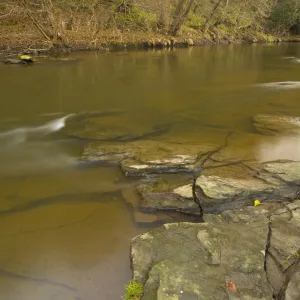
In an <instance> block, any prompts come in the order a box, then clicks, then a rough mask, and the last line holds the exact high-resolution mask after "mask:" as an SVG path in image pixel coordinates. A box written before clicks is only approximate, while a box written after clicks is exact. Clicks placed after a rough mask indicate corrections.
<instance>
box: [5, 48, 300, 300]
mask: <svg viewBox="0 0 300 300" xmlns="http://www.w3.org/2000/svg"><path fill="white" fill-rule="evenodd" d="M68 58H69V59H70V60H69V61H56V60H53V59H47V58H44V59H43V58H41V59H40V60H39V62H38V63H37V64H36V65H34V66H8V65H0V82H1V83H0V85H1V110H0V164H1V169H0V238H1V243H0V290H1V295H0V299H3V300H4V299H5V300H7V299H12V300H19V299H20V300H21V299H22V300H27V299H28V300H29V299H30V300H35V299H44V300H48V299H49V300H50V299H57V300H68V299H84V300H94V299H95V300H96V299H97V300H99V299H112V300H114V299H119V298H120V296H121V295H122V294H123V285H124V284H125V283H126V282H128V280H129V279H130V277H131V272H130V261H129V242H130V240H131V239H132V238H133V237H134V236H135V235H137V234H139V233H141V232H144V231H145V230H148V229H146V228H143V227H141V226H139V225H138V224H135V222H134V221H133V218H132V210H133V209H132V207H131V206H130V205H128V203H127V202H126V201H125V199H124V195H125V194H126V192H127V191H130V190H131V189H132V188H134V187H132V185H135V184H136V182H135V181H134V182H133V183H132V181H130V182H129V181H127V180H125V179H124V177H123V174H122V173H121V171H120V170H119V169H118V167H117V166H111V167H103V166H101V167H100V166H85V165H82V164H81V163H79V162H78V158H79V156H80V153H81V151H82V148H83V146H84V145H85V143H86V141H83V140H76V139H74V138H69V137H67V136H64V135H63V134H59V132H58V131H59V129H60V128H61V127H63V126H64V119H63V118H64V117H65V116H68V115H69V114H74V113H79V112H90V111H110V110H119V111H122V112H124V113H126V114H127V116H128V118H127V120H128V122H127V123H128V124H126V125H127V126H132V127H134V126H141V127H143V126H150V127H155V126H157V125H160V124H167V125H168V127H167V128H168V130H167V131H166V132H164V133H163V134H162V136H160V137H158V138H161V139H165V140H169V141H175V142H176V141H185V140H187V141H197V142H199V141H200V142H202V141H203V143H204V142H211V143H216V144H220V143H222V141H223V138H224V136H225V135H226V134H227V133H228V131H230V132H233V133H234V136H233V137H232V140H231V148H230V149H231V150H230V151H232V152H234V153H235V155H236V156H242V157H248V156H249V157H255V158H256V159H259V160H268V159H277V158H290V159H299V158H300V154H298V153H299V151H297V149H299V147H298V145H300V142H299V140H298V139H297V138H293V139H291V138H287V137H282V138H272V139H268V138H265V137H263V136H261V135H259V134H258V133H257V132H256V131H255V128H253V125H252V116H253V115H255V114H258V113H268V114H287V115H291V116H299V115H300V105H299V92H300V90H299V89H298V88H291V89H289V88H285V89H276V88H268V87H266V86H265V85H264V84H266V83H273V82H286V81H300V64H299V58H300V46H298V45H297V44H282V45H235V46H232V45H230V46H207V47H198V48H190V49H178V50H159V51H130V52H118V53H109V54H100V53H86V54H85V53H78V54H72V55H70V56H69V57H68ZM122 120H123V119H122ZM137 124H138V125H137ZM116 126H120V127H122V121H121V120H120V123H118V124H116ZM104 129H105V128H104Z"/></svg>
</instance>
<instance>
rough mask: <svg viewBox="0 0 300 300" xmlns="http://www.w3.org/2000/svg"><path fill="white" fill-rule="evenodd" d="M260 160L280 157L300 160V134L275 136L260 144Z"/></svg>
mask: <svg viewBox="0 0 300 300" xmlns="http://www.w3.org/2000/svg"><path fill="white" fill-rule="evenodd" d="M259 149H260V151H259V156H258V160H260V161H272V160H278V159H288V160H295V161H297V160H300V151H299V149H300V136H299V137H297V136H282V137H274V138H272V139H270V140H269V141H264V142H261V144H260V145H259Z"/></svg>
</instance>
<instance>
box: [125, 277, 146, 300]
mask: <svg viewBox="0 0 300 300" xmlns="http://www.w3.org/2000/svg"><path fill="white" fill-rule="evenodd" d="M125 290H126V295H125V296H124V297H123V300H140V299H141V296H142V294H143V285H142V284H141V283H137V282H135V281H134V280H131V281H130V282H129V284H128V285H126V286H125Z"/></svg>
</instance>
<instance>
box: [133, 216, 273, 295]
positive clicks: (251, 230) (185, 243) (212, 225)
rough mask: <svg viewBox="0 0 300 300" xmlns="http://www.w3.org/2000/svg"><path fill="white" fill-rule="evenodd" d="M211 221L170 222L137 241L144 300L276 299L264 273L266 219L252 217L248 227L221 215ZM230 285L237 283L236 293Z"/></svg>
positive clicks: (135, 253)
mask: <svg viewBox="0 0 300 300" xmlns="http://www.w3.org/2000/svg"><path fill="white" fill-rule="evenodd" d="M209 219H210V222H207V223H202V224H194V223H173V224H166V225H164V226H163V227H162V228H159V229H156V230H154V231H152V232H150V233H146V234H143V235H140V236H138V237H136V238H135V239H133V241H132V246H131V257H132V267H133V274H134V280H136V281H138V282H142V283H143V284H144V291H145V292H144V295H143V297H142V300H148V299H149V300H150V299H151V300H155V299H160V300H165V299H206V300H209V299H245V300H246V299H265V300H267V299H270V300H271V299H272V288H271V286H270V284H269V282H268V281H267V279H266V274H265V272H264V260H265V255H264V250H265V247H266V243H267V237H268V219H267V217H265V216H263V215H260V216H256V218H248V220H247V221H248V222H247V223H244V224H243V226H238V224H235V223H228V222H227V221H225V220H224V219H223V218H222V216H220V217H215V216H211V217H209ZM237 219H239V218H237ZM239 222H240V220H239ZM226 281H232V282H233V283H234V284H235V285H236V288H237V291H236V293H235V292H233V291H230V290H229V289H228V288H227V287H226Z"/></svg>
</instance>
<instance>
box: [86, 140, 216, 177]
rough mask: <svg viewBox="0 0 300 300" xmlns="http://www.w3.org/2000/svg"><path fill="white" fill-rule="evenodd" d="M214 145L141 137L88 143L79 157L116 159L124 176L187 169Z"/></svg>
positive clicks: (111, 160)
mask: <svg viewBox="0 0 300 300" xmlns="http://www.w3.org/2000/svg"><path fill="white" fill-rule="evenodd" d="M215 148H216V145H209V144H204V145H203V144H200V143H190V144H185V143H184V144H182V143H172V142H165V141H157V140H142V141H135V142H127V143H126V142H125V143H103V142H102V143H99V142H92V143H90V144H89V145H88V146H86V147H85V149H84V152H83V155H82V160H84V161H88V162H103V161H110V162H119V163H121V168H122V170H123V171H124V173H125V174H126V175H127V176H145V175H148V174H161V173H179V172H190V171H192V170H193V169H194V167H195V163H196V162H197V157H198V156H199V155H201V154H202V153H205V152H208V151H211V150H213V149H215Z"/></svg>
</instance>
